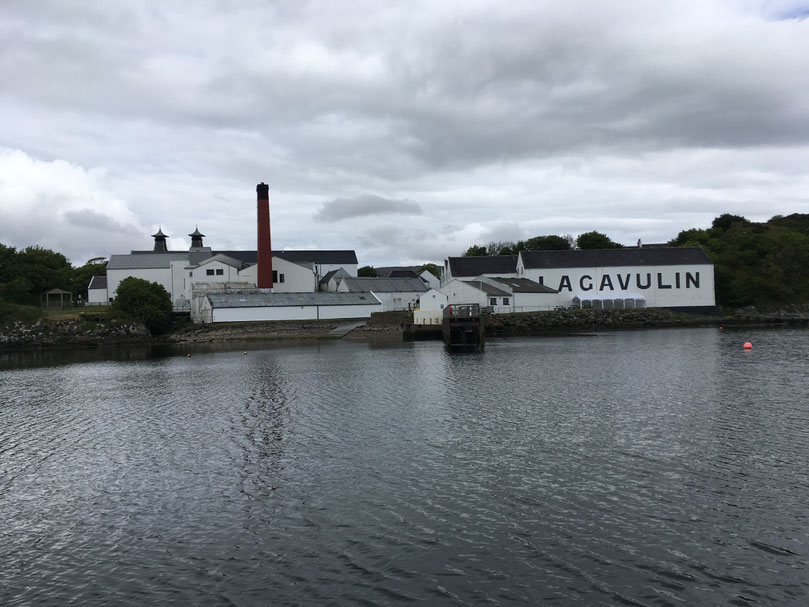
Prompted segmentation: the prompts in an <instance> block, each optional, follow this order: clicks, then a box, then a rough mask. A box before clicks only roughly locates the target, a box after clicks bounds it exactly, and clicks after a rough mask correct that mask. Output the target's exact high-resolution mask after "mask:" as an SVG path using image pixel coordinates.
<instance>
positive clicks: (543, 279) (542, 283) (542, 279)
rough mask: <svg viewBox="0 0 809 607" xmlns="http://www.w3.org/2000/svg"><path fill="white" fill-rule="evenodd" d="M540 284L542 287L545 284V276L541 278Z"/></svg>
mask: <svg viewBox="0 0 809 607" xmlns="http://www.w3.org/2000/svg"><path fill="white" fill-rule="evenodd" d="M539 284H541V285H544V284H545V277H544V276H540V277H539Z"/></svg>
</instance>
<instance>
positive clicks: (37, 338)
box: [0, 320, 150, 348]
mask: <svg viewBox="0 0 809 607" xmlns="http://www.w3.org/2000/svg"><path fill="white" fill-rule="evenodd" d="M149 337H150V334H149V331H147V330H146V327H144V326H143V325H138V324H127V323H121V322H118V321H117V320H111V321H109V322H107V323H103V322H100V323H96V322H85V321H81V320H64V321H57V322H45V321H42V320H38V321H37V322H35V323H34V324H26V323H23V322H20V321H15V322H13V323H9V324H7V325H5V326H2V327H0V348H19V347H40V346H85V345H86V346H91V345H103V344H115V343H121V342H127V343H129V342H132V341H138V340H144V339H147V338H149Z"/></svg>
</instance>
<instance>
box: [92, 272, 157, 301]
mask: <svg viewBox="0 0 809 607" xmlns="http://www.w3.org/2000/svg"><path fill="white" fill-rule="evenodd" d="M130 276H131V277H132V278H142V279H143V280H148V281H149V282H156V283H158V284H160V285H163V288H165V289H166V291H167V292H168V293H169V295H171V293H172V280H171V268H149V269H127V270H110V269H109V268H107V292H108V293H109V296H110V297H115V296H116V294H117V293H116V291H118V285H119V284H121V281H122V280H124V279H125V278H129V277H130ZM172 300H173V298H172Z"/></svg>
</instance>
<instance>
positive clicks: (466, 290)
mask: <svg viewBox="0 0 809 607" xmlns="http://www.w3.org/2000/svg"><path fill="white" fill-rule="evenodd" d="M441 293H443V294H444V295H446V296H447V303H448V304H478V305H480V306H488V305H489V299H488V298H487V297H486V294H485V293H484V292H483V291H481V290H480V289H476V288H475V287H473V286H471V285H468V284H467V283H465V282H463V281H462V280H459V279H457V278H455V279H453V280H451V281H450V282H448V283H447V284H445V285H444V286H443V287H441Z"/></svg>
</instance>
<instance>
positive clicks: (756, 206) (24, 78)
mask: <svg viewBox="0 0 809 607" xmlns="http://www.w3.org/2000/svg"><path fill="white" fill-rule="evenodd" d="M79 4H80V6H79V5H75V3H64V2H58V1H55V0H42V1H40V2H8V3H6V4H5V5H4V7H3V17H4V18H3V20H2V22H0V81H2V82H13V83H14V86H13V87H6V88H5V89H3V92H2V94H0V115H2V116H3V129H2V131H1V132H0V149H5V150H12V151H14V150H17V151H18V152H19V153H20V154H23V155H24V156H25V157H27V158H28V160H29V161H30V163H31V166H32V167H35V170H34V169H31V170H28V169H25V170H22V172H20V173H19V174H18V173H16V172H14V171H17V170H18V169H19V167H17V168H14V167H12V166H11V165H9V164H8V162H9V161H8V159H7V158H6V159H5V160H3V162H5V164H3V165H2V167H0V168H2V171H3V172H2V173H0V175H1V176H2V178H5V181H4V185H3V186H2V187H3V188H4V189H3V190H2V193H3V196H4V197H5V198H4V200H2V201H0V215H2V218H0V238H6V239H8V238H12V237H13V238H14V239H15V240H14V242H15V244H17V243H19V244H29V243H32V242H39V241H40V240H41V241H42V242H46V241H47V242H51V243H54V246H56V245H57V244H58V246H60V247H64V248H63V250H62V252H64V253H65V254H67V255H68V256H69V257H72V258H74V257H75V258H77V259H78V258H80V257H82V256H84V255H86V254H88V253H87V250H88V249H90V248H94V249H95V250H93V251H92V252H90V253H89V255H90V256H95V255H109V254H110V253H114V252H119V251H122V250H123V251H125V250H127V249H128V248H138V249H144V248H150V246H151V239H150V238H149V236H148V235H149V234H151V233H152V230H153V229H154V228H156V227H157V225H158V224H160V225H162V226H163V228H164V230H165V231H167V232H168V233H169V234H171V235H172V238H171V239H170V240H169V247H170V248H179V247H182V246H187V239H185V235H186V234H188V233H189V232H191V231H192V230H193V229H194V226H195V225H199V226H200V229H201V230H202V231H203V232H205V233H206V234H208V235H209V236H208V237H207V238H206V241H205V242H206V244H210V245H211V246H214V247H221V248H248V247H252V246H255V190H254V187H255V184H256V183H258V182H260V181H264V182H266V183H269V184H270V188H271V206H272V210H271V212H272V221H273V224H272V225H273V243H274V244H277V245H278V246H281V247H287V248H297V247H303V246H309V247H319V248H355V249H357V253H358V255H359V257H360V260H361V263H362V265H365V264H366V263H367V264H372V265H389V264H392V263H398V262H399V261H405V260H406V259H411V258H414V257H418V256H419V255H421V254H422V253H423V252H427V251H429V252H430V256H431V257H432V258H435V257H439V258H440V257H442V256H446V255H453V254H459V253H462V252H463V251H464V250H465V249H466V248H468V247H469V246H470V245H472V244H475V243H481V242H486V241H488V240H516V239H519V238H526V237H531V236H534V235H537V234H548V233H558V234H574V235H575V234H578V233H581V232H585V231H589V230H593V229H597V230H599V231H602V232H609V234H608V235H609V236H611V237H612V238H613V239H614V240H619V241H624V242H635V241H636V240H637V238H638V237H641V238H642V239H643V240H644V241H645V242H659V241H665V240H669V239H671V238H673V237H674V236H675V235H676V233H677V232H678V231H679V230H681V229H687V228H690V227H697V226H705V225H710V220H711V219H712V218H713V217H716V216H717V215H719V214H721V213H724V212H731V213H737V214H744V215H745V216H749V217H751V218H753V217H758V218H762V219H766V215H767V214H775V213H781V214H789V213H791V212H809V194H807V192H809V176H807V172H806V167H805V162H804V161H803V159H804V158H806V157H807V154H809V104H807V103H806V99H809V80H807V79H806V78H800V77H798V76H796V75H800V74H805V73H807V72H809V19H806V18H804V15H805V12H806V6H807V5H806V2H805V1H799V0H749V1H746V2H742V3H740V2H737V1H735V0H683V1H682V2H676V3H673V2H656V3H649V2H647V1H646V0H626V1H625V2H620V3H603V2H593V1H587V0H571V1H570V2H566V3H559V2H550V1H543V0H514V1H513V2H508V3H495V2H493V1H490V0H472V1H463V2H462V1H460V0H456V1H453V0H446V1H445V2H440V3H436V2H431V1H429V0H414V1H413V2H409V3H407V4H401V3H385V4H382V5H380V3H378V2H373V1H372V0H357V1H356V2H351V3H330V2H322V1H316V0H301V1H300V2H295V3H268V2H264V1H262V0H245V1H244V2H241V3H240V4H239V10H232V11H225V10H223V9H222V7H221V3H219V2H216V1H215V0H200V1H199V2H194V3H192V4H188V3H186V4H185V5H180V4H177V3H162V4H160V5H159V7H158V8H155V6H154V5H153V3H150V2H144V1H138V0H133V1H132V2H126V3H96V4H88V3H84V4H82V3H79ZM582 15H586V18H582ZM269 32H271V34H270V33H269ZM762 41H764V42H762ZM99 49H103V52H99ZM4 153H5V152H4ZM23 164H24V163H23ZM29 169H30V167H29ZM9 171H11V172H9ZM40 174H41V175H40ZM40 178H41V179H42V185H38V184H37V180H38V179H40ZM358 192H376V193H382V194H384V196H383V195H377V196H371V195H358ZM324 201H328V202H326V203H325V204H324ZM414 201H418V202H414ZM115 205H118V206H117V207H116V206H115ZM47 209H50V210H49V211H47ZM91 212H94V213H98V214H99V215H100V217H95V216H93V215H92V214H91ZM54 217H58V218H59V221H55V220H54V219H53V218H54ZM104 218H108V223H105V221H107V220H105V219H104ZM71 219H72V220H73V222H72V223H71ZM343 219H350V221H341V220H343ZM91 226H93V227H91ZM127 226H128V227H127ZM386 226H390V227H391V229H392V230H394V231H398V233H400V234H401V235H402V236H401V238H395V239H394V238H393V235H392V234H391V233H388V236H387V237H386V238H385V237H383V233H382V231H378V230H381V229H382V228H385V227H386ZM375 230H377V231H375ZM128 231H129V233H127V232H128ZM62 233H67V234H68V235H69V237H63V236H62ZM107 233H110V234H115V235H116V236H115V237H113V238H108V237H107ZM392 242H395V243H396V246H393V245H391V244H390V243H392Z"/></svg>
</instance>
